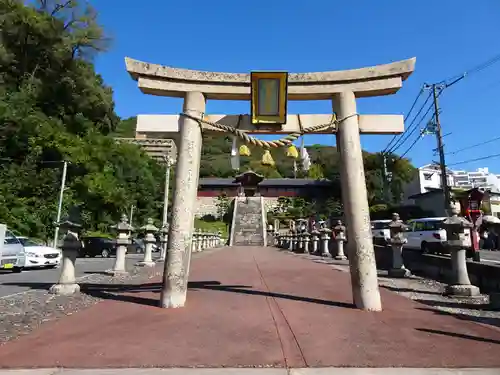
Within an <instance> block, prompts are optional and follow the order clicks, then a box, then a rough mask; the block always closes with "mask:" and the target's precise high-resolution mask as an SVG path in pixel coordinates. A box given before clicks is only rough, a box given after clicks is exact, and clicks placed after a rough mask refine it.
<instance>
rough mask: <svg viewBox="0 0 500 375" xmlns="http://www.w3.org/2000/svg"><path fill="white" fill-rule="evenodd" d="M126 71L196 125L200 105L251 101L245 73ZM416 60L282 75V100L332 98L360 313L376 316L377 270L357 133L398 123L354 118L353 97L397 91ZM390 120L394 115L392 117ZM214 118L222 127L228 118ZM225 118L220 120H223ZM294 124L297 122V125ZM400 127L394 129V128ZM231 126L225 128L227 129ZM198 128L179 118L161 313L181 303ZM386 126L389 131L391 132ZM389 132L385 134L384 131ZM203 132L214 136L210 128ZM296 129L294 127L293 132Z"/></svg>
mask: <svg viewBox="0 0 500 375" xmlns="http://www.w3.org/2000/svg"><path fill="white" fill-rule="evenodd" d="M126 65H127V70H128V72H129V73H130V74H131V76H132V78H133V79H135V80H137V81H138V86H139V88H140V89H141V90H142V92H144V93H146V94H152V95H159V96H171V97H182V98H184V112H185V113H186V114H188V115H191V116H193V117H195V118H200V119H203V115H204V113H203V112H204V111H205V100H206V99H216V100H217V99H218V100H250V95H251V89H250V87H251V86H250V75H249V74H234V73H219V72H201V71H194V70H187V69H175V68H171V67H167V66H161V65H156V64H149V63H144V62H141V61H136V60H132V59H128V58H126ZM414 65H415V59H409V60H404V61H398V62H394V63H391V64H386V65H379V66H375V67H369V68H362V69H354V70H346V71H333V72H321V73H298V74H289V75H288V83H289V85H288V98H287V99H288V100H333V108H334V112H336V114H337V119H338V120H339V124H338V126H337V127H336V128H335V129H330V131H331V132H336V133H337V140H338V147H339V151H340V155H341V164H340V168H341V171H340V172H341V179H342V190H343V191H342V200H343V203H344V209H345V212H346V214H347V215H346V216H347V228H348V236H349V237H348V240H349V245H348V252H349V264H350V268H351V269H350V271H351V284H352V290H353V301H354V303H355V305H356V307H358V308H359V309H363V310H369V311H380V310H382V304H381V300H380V292H379V288H378V281H377V269H376V264H375V255H374V251H373V243H372V238H371V235H370V217H369V209H368V198H367V192H366V181H365V174H364V166H363V155H362V149H361V142H360V135H359V134H360V132H367V133H372V134H373V133H375V134H377V133H386V134H387V133H391V132H393V134H394V133H396V134H398V133H400V131H399V130H396V131H395V130H394V127H392V125H396V128H398V129H399V128H401V129H400V130H401V131H402V130H403V126H402V125H403V119H402V116H399V117H400V119H399V120H398V119H395V120H396V123H395V122H394V121H389V125H391V126H388V125H387V122H386V121H385V120H386V119H388V118H387V116H385V117H384V118H378V119H377V116H371V117H365V119H366V120H365V122H363V116H360V115H358V114H357V112H356V98H357V97H369V96H380V95H388V94H394V93H396V92H397V91H398V90H399V89H400V88H401V87H402V81H403V80H405V79H406V78H408V76H409V75H410V74H411V73H412V72H413V69H414ZM396 117H397V116H396ZM219 120H221V121H224V122H226V125H228V123H227V122H228V121H230V119H229V118H228V119H221V118H219ZM226 120H227V121H226ZM299 123H300V121H299ZM398 123H400V124H401V127H399V126H398ZM234 125H235V124H232V126H234ZM294 125H296V124H294V123H293V121H292V122H290V123H288V118H287V123H285V124H283V125H282V126H281V127H280V128H279V129H278V130H274V131H269V129H260V128H258V127H256V126H254V125H252V124H251V123H250V124H246V126H242V127H240V129H241V130H243V129H244V130H245V131H248V132H250V133H259V132H260V133H287V132H290V131H291V130H292V129H293V128H294V127H295V126H294ZM201 127H202V124H199V123H198V122H197V121H196V120H193V119H190V118H187V117H185V116H182V118H180V119H179V132H180V140H179V145H178V152H179V155H178V159H177V165H176V176H175V178H176V186H175V192H174V202H173V210H172V215H173V216H172V223H171V225H170V232H169V246H168V254H167V259H166V261H165V272H164V275H163V289H162V297H161V303H160V305H161V306H162V307H174V308H175V307H182V306H184V304H185V302H186V294H187V287H188V277H189V265H190V260H191V246H190V244H191V237H192V232H193V227H194V215H193V212H194V205H195V201H196V191H197V187H198V176H199V169H200V157H201ZM391 127H392V128H391ZM390 128H391V129H392V130H391V129H390ZM209 130H212V131H216V129H210V126H209ZM294 130H295V131H297V129H294Z"/></svg>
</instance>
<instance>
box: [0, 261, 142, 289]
mask: <svg viewBox="0 0 500 375" xmlns="http://www.w3.org/2000/svg"><path fill="white" fill-rule="evenodd" d="M142 257H143V255H142V254H130V255H127V266H128V267H130V268H132V267H133V265H134V263H135V262H137V261H138V260H140V259H142ZM114 262H115V258H78V259H77V260H76V277H84V276H88V275H90V274H92V273H98V272H103V271H106V270H108V269H110V268H112V266H113V264H114ZM60 273H61V271H60V270H59V269H58V268H56V269H36V268H33V269H29V270H25V271H23V272H21V273H12V272H8V271H5V272H2V273H0V298H2V297H6V296H9V295H12V294H17V293H22V292H26V291H29V290H30V289H31V288H30V287H29V286H26V285H15V284H16V283H20V284H26V283H42V284H45V283H49V284H50V283H55V282H57V280H58V279H59V275H60Z"/></svg>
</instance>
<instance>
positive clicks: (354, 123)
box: [332, 91, 382, 311]
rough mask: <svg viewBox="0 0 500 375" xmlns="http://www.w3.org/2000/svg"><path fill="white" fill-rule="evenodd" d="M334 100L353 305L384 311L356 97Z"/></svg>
mask: <svg viewBox="0 0 500 375" xmlns="http://www.w3.org/2000/svg"><path fill="white" fill-rule="evenodd" d="M332 99H333V111H334V112H335V113H336V115H337V120H338V121H339V123H338V127H337V142H338V144H337V147H338V149H339V151H340V157H341V161H342V162H341V163H340V178H341V180H342V202H343V206H344V212H345V214H346V217H347V221H348V223H349V226H348V227H347V237H348V238H349V244H348V254H349V265H350V273H351V285H352V294H353V302H354V304H355V305H356V307H357V308H359V309H362V310H368V311H381V310H382V302H381V299H380V291H379V287H378V280H377V265H376V263H375V253H374V251H373V242H372V237H371V234H370V232H371V230H370V229H371V228H370V214H369V207H368V196H367V190H366V179H365V170H364V166H363V154H362V149H361V141H360V137H359V123H358V115H357V109H356V98H355V96H354V93H353V92H350V91H344V92H340V93H336V94H333V98H332Z"/></svg>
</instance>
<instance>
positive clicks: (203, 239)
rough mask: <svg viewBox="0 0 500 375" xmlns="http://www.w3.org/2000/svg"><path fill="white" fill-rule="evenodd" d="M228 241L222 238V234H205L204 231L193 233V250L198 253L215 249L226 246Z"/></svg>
mask: <svg viewBox="0 0 500 375" xmlns="http://www.w3.org/2000/svg"><path fill="white" fill-rule="evenodd" d="M225 243H226V240H225V239H224V238H222V235H221V232H204V231H202V230H198V231H195V232H194V233H193V240H192V241H191V250H192V251H193V252H194V253H196V252H200V251H203V250H206V249H211V248H214V247H220V246H224V245H225Z"/></svg>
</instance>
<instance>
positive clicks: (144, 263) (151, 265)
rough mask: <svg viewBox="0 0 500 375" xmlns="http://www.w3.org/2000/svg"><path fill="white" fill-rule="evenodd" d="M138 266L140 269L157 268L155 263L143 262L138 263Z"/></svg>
mask: <svg viewBox="0 0 500 375" xmlns="http://www.w3.org/2000/svg"><path fill="white" fill-rule="evenodd" d="M136 266H139V267H154V266H155V262H145V261H141V262H139V263H137V264H136Z"/></svg>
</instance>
